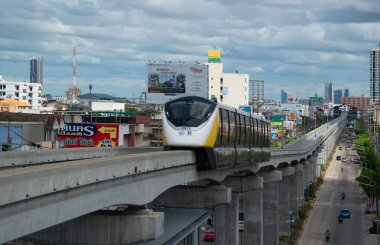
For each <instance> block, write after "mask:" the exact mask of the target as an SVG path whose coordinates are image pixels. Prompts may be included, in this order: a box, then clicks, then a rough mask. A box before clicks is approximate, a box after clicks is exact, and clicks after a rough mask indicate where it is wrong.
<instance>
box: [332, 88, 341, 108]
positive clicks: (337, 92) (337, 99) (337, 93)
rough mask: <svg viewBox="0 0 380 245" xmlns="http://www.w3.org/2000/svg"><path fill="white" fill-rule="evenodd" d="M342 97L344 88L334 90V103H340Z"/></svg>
mask: <svg viewBox="0 0 380 245" xmlns="http://www.w3.org/2000/svg"><path fill="white" fill-rule="evenodd" d="M341 97H342V90H341V89H338V90H334V104H340V98H341Z"/></svg>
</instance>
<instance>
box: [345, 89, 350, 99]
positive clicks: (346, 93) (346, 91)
mask: <svg viewBox="0 0 380 245" xmlns="http://www.w3.org/2000/svg"><path fill="white" fill-rule="evenodd" d="M348 96H350V90H349V89H348V88H346V89H344V97H348Z"/></svg>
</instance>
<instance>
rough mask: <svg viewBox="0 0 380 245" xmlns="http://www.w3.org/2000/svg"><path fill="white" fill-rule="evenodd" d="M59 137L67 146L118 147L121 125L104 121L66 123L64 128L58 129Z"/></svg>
mask: <svg viewBox="0 0 380 245" xmlns="http://www.w3.org/2000/svg"><path fill="white" fill-rule="evenodd" d="M57 138H58V139H60V140H63V141H64V147H65V148H81V147H117V146H118V144H119V125H118V124H103V123H66V124H65V129H64V130H58V131H57Z"/></svg>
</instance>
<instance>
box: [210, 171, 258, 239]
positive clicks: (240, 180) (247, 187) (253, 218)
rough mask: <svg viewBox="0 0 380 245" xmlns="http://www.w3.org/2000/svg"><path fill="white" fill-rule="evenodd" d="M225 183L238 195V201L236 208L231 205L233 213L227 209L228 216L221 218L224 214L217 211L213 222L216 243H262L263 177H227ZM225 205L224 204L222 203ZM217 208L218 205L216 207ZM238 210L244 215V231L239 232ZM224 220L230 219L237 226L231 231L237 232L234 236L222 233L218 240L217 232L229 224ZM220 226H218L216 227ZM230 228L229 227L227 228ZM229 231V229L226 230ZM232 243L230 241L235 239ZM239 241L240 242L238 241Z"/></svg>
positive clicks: (233, 193) (234, 194)
mask: <svg viewBox="0 0 380 245" xmlns="http://www.w3.org/2000/svg"><path fill="white" fill-rule="evenodd" d="M225 183H226V185H228V187H230V188H231V189H232V195H233V197H234V196H238V197H240V200H239V202H238V210H236V207H235V206H233V207H232V208H233V210H236V213H234V212H233V211H232V210H231V211H229V214H227V215H230V216H234V217H229V218H225V217H224V218H221V217H220V215H226V214H223V213H220V212H218V213H217V217H216V221H215V223H216V224H217V229H216V232H217V234H216V235H217V238H216V239H217V242H216V244H247V245H248V244H260V245H263V244H264V240H263V217H264V216H263V178H262V177H259V176H253V175H249V176H243V177H236V176H234V177H228V178H227V179H226V180H225ZM223 206H226V205H223ZM218 209H219V207H218ZM239 212H242V214H243V216H244V231H242V232H239V230H238V229H239V225H238V224H239V222H238V220H239V218H238V215H239ZM222 220H224V221H228V220H230V221H231V222H230V223H231V224H232V225H235V227H237V230H236V229H234V230H233V232H232V233H234V232H237V234H236V236H235V235H233V234H231V237H228V238H227V237H226V236H229V234H222V237H221V239H220V240H219V237H218V234H219V231H221V230H224V229H226V228H223V227H228V226H230V225H231V224H226V223H225V222H222ZM233 220H236V223H232V222H233ZM218 227H220V228H218ZM228 229H230V228H228ZM227 231H228V232H227V233H229V230H227ZM236 238H238V240H237V241H238V242H237V243H233V242H232V241H236ZM239 241H240V243H239Z"/></svg>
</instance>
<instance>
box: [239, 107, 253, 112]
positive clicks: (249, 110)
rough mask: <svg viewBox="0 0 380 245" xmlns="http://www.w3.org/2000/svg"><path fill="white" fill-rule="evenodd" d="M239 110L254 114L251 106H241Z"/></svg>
mask: <svg viewBox="0 0 380 245" xmlns="http://www.w3.org/2000/svg"><path fill="white" fill-rule="evenodd" d="M239 109H240V110H242V111H245V112H247V113H249V114H251V113H252V107H251V106H250V105H240V106H239Z"/></svg>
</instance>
